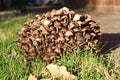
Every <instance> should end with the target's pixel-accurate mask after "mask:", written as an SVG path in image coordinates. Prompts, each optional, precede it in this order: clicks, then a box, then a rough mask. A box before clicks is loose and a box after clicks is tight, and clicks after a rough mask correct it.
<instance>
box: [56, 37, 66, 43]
mask: <svg viewBox="0 0 120 80" xmlns="http://www.w3.org/2000/svg"><path fill="white" fill-rule="evenodd" d="M64 41H65V39H64V38H63V37H59V38H58V39H56V42H64Z"/></svg>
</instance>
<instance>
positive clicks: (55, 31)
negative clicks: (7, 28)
mask: <svg viewBox="0 0 120 80" xmlns="http://www.w3.org/2000/svg"><path fill="white" fill-rule="evenodd" d="M18 34H19V38H18V39H17V40H16V44H17V46H18V47H19V48H20V51H21V52H22V53H23V54H24V56H25V57H28V56H32V57H34V56H39V58H40V59H43V60H45V61H49V60H52V59H53V58H56V59H59V58H60V57H61V55H62V54H63V53H64V52H65V51H68V52H71V51H73V50H76V49H80V50H91V49H92V50H93V53H98V52H99V51H100V49H99V45H100V43H101V39H100V38H101V31H100V27H99V25H98V23H96V22H95V21H93V20H92V19H91V16H90V15H88V14H77V13H75V12H74V11H73V10H69V9H68V8H66V7H63V8H61V9H59V10H55V9H53V10H52V11H49V12H47V13H43V14H42V15H35V17H34V19H33V20H31V21H29V22H26V23H25V24H24V27H23V28H22V30H21V31H20V32H19V33H18Z"/></svg>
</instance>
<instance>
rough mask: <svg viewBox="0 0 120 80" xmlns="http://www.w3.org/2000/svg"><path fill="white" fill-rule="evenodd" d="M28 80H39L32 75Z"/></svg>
mask: <svg viewBox="0 0 120 80" xmlns="http://www.w3.org/2000/svg"><path fill="white" fill-rule="evenodd" d="M28 80H37V78H36V77H35V76H34V75H32V74H30V75H29V77H28Z"/></svg>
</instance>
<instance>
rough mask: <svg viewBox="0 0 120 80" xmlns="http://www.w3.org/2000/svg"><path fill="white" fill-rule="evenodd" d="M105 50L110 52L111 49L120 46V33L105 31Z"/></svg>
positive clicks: (103, 37) (103, 40)
mask: <svg viewBox="0 0 120 80" xmlns="http://www.w3.org/2000/svg"><path fill="white" fill-rule="evenodd" d="M102 42H103V45H104V46H103V48H102V50H103V52H109V51H110V50H115V49H116V48H118V47H119V46H120V33H103V35H102Z"/></svg>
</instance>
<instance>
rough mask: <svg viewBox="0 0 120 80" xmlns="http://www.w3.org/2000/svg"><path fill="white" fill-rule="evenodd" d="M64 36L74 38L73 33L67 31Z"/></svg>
mask: <svg viewBox="0 0 120 80" xmlns="http://www.w3.org/2000/svg"><path fill="white" fill-rule="evenodd" d="M64 35H65V36H67V37H69V36H73V33H72V32H71V31H66V33H65V34H64Z"/></svg>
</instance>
